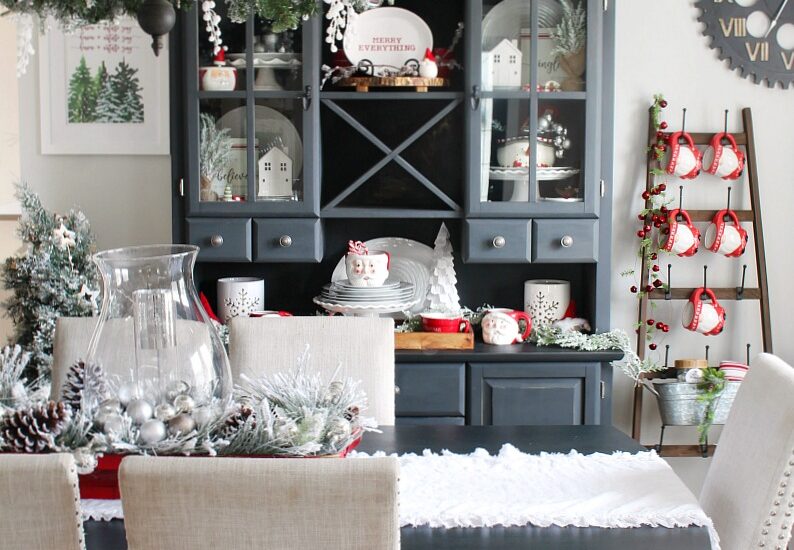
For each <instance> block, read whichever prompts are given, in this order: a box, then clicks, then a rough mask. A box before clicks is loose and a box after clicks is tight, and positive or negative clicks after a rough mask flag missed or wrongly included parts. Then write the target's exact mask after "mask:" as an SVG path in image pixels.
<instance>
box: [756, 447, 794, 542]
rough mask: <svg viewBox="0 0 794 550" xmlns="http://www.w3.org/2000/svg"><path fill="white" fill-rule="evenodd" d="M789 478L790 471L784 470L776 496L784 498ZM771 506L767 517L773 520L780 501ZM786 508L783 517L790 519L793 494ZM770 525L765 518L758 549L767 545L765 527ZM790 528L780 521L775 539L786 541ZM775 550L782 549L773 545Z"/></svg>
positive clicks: (792, 452) (792, 464)
mask: <svg viewBox="0 0 794 550" xmlns="http://www.w3.org/2000/svg"><path fill="white" fill-rule="evenodd" d="M791 454H792V455H794V449H792V451H791ZM788 465H789V466H794V459H791V460H789V461H788ZM789 478H791V470H784V471H783V478H782V479H781V481H780V488H781V489H780V490H779V491H778V492H777V495H778V496H780V497H784V496H786V491H785V489H786V487H787V486H788V479H789ZM772 505H773V508H772V510H770V511H769V516H770V517H771V518H775V517H776V516H777V508H779V507H780V505H781V502H780V499H775V500H774V502H773V503H772ZM786 507H787V508H788V510H786V511H784V512H783V516H784V517H787V518H789V517H791V514H792V512H791V509H792V508H794V492H792V493H791V495H790V499H789V501H788V502H787V503H786ZM772 523H773V520H771V519H769V518H767V519H766V520H765V521H764V526H765V527H764V528H763V529H761V536H762V537H763V538H762V539H761V540H760V541H759V542H758V547H759V548H764V547H765V546H766V544H767V540H766V539H767V535H769V529H767V528H766V527H771V526H772ZM790 528H791V525H790V524H789V523H787V522H786V520H785V519H783V520H781V523H780V531H778V536H777V539H778V540H786V539H788V537H789V529H790ZM775 550H783V547H782V546H780V545H775Z"/></svg>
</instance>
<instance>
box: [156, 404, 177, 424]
mask: <svg viewBox="0 0 794 550" xmlns="http://www.w3.org/2000/svg"><path fill="white" fill-rule="evenodd" d="M174 416H176V409H175V408H174V407H172V406H171V405H169V404H168V403H163V404H161V405H157V406H156V407H155V408H154V417H155V418H156V419H157V420H162V421H163V422H168V421H169V420H171V419H172V418H173V417H174Z"/></svg>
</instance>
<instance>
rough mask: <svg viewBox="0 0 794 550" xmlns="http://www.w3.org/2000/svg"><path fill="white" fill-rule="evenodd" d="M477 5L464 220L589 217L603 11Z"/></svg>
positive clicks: (509, 2) (525, 0)
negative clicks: (479, 217)
mask: <svg viewBox="0 0 794 550" xmlns="http://www.w3.org/2000/svg"><path fill="white" fill-rule="evenodd" d="M473 4H474V6H473V8H472V10H471V11H472V13H470V25H469V28H470V29H472V30H473V31H472V33H471V34H472V38H471V40H472V41H473V44H471V46H470V50H471V53H470V55H469V58H468V62H469V63H468V65H469V67H471V70H470V71H469V74H468V78H469V82H468V83H469V85H470V88H469V90H470V93H471V112H470V115H471V116H470V125H469V131H470V142H469V146H470V151H471V152H473V153H474V154H473V155H472V159H471V160H470V164H469V168H470V171H469V173H470V178H469V184H470V188H469V194H468V198H469V202H468V207H467V209H468V213H469V214H474V215H477V214H482V215H497V214H504V215H522V214H529V213H532V214H537V213H544V212H548V213H549V214H554V215H557V214H565V213H570V214H571V215H577V214H583V213H595V212H596V206H597V204H596V203H597V201H596V195H595V192H596V191H597V189H596V188H597V187H598V184H594V181H596V180H597V179H598V178H597V169H596V168H597V164H598V163H597V159H596V158H595V157H596V155H595V154H594V153H593V152H594V151H597V147H596V143H595V141H596V126H597V122H598V118H597V107H598V104H597V95H598V94H597V89H598V84H599V77H598V74H597V73H598V70H599V69H598V68H597V67H596V66H594V64H593V63H594V60H595V59H596V57H595V56H596V55H597V54H598V53H599V48H600V46H599V45H598V43H599V41H600V31H599V27H598V23H599V18H600V15H601V8H600V3H598V2H595V1H594V0H482V2H474V3H473ZM590 67H593V70H590V71H588V70H587V69H588V68H590ZM588 84H589V85H590V86H588ZM588 88H591V89H590V90H588ZM588 145H589V147H588Z"/></svg>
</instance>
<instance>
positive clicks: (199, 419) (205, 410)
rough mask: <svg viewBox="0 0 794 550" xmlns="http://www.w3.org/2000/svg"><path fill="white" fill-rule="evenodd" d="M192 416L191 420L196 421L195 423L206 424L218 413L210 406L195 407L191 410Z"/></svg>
mask: <svg viewBox="0 0 794 550" xmlns="http://www.w3.org/2000/svg"><path fill="white" fill-rule="evenodd" d="M192 416H193V420H195V421H196V424H198V425H199V426H206V425H207V424H209V423H210V422H212V421H213V420H214V419H215V417H216V416H218V415H217V411H215V410H214V409H213V408H212V407H196V408H195V409H194V410H193V414H192Z"/></svg>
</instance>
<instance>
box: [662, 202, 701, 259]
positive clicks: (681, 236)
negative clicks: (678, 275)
mask: <svg viewBox="0 0 794 550" xmlns="http://www.w3.org/2000/svg"><path fill="white" fill-rule="evenodd" d="M678 216H681V218H683V219H682V220H681V221H678ZM665 230H666V232H667V240H666V241H665V242H664V243H663V244H660V247H661V249H662V250H666V251H667V252H674V253H675V254H678V255H679V256H682V257H683V256H694V255H695V254H696V253H697V251H698V247H699V246H700V231H698V228H697V227H695V226H694V225H693V224H692V219H691V218H690V217H689V214H687V211H686V210H683V209H679V208H676V209H675V210H670V212H669V213H668V214H667V227H666V228H665Z"/></svg>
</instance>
